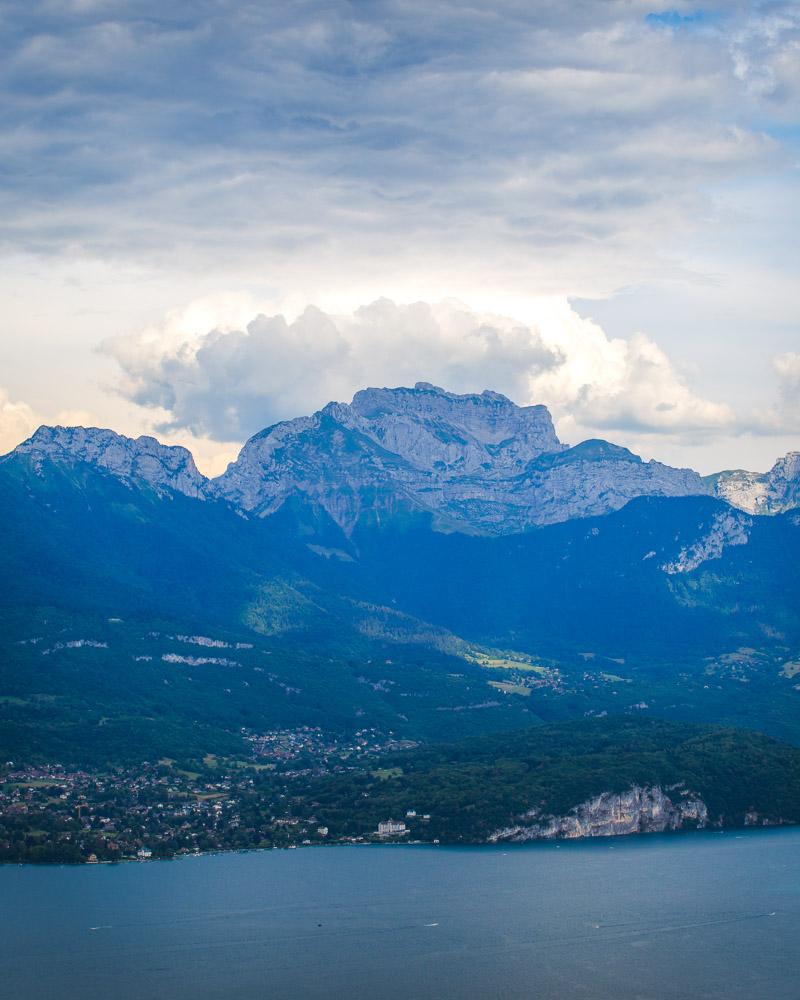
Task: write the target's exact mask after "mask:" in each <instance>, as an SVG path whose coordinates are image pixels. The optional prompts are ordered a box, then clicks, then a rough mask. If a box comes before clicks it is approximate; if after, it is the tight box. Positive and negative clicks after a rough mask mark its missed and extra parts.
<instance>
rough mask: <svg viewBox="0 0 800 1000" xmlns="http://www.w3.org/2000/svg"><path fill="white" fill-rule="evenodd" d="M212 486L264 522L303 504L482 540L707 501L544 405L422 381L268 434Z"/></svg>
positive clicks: (675, 475) (666, 471)
mask: <svg viewBox="0 0 800 1000" xmlns="http://www.w3.org/2000/svg"><path fill="white" fill-rule="evenodd" d="M212 485H213V489H214V491H215V492H216V494H217V495H219V496H222V497H225V498H226V499H227V500H229V501H231V502H232V503H234V504H236V505H237V506H239V507H241V508H243V509H245V510H247V511H252V512H254V513H256V514H258V515H261V516H266V515H268V514H271V513H273V512H274V511H276V510H277V509H278V508H279V507H281V506H282V505H283V503H285V501H286V500H287V499H288V498H289V497H291V496H298V495H299V496H301V497H303V498H304V499H306V500H309V501H311V502H312V503H314V504H317V505H319V506H320V507H321V508H323V509H324V510H325V511H327V513H328V514H329V515H330V516H331V517H332V518H333V519H334V521H336V522H337V523H338V524H339V525H340V526H341V527H342V528H343V529H344V530H345V531H346V532H350V531H351V530H352V529H353V527H354V526H355V524H356V523H357V522H358V520H359V518H361V517H362V516H364V515H365V514H366V515H368V516H370V517H373V518H378V519H380V518H382V517H385V516H387V515H391V514H392V513H395V512H397V511H398V510H400V509H407V510H417V511H427V512H430V513H431V514H432V515H433V517H434V520H435V523H437V524H438V526H439V527H442V528H456V529H459V530H465V531H473V532H477V533H482V534H503V533H510V532H515V531H522V530H525V529H526V528H529V527H532V526H534V525H542V524H551V523H554V522H556V521H566V520H569V519H570V518H574V517H586V516H590V515H593V514H604V513H607V512H608V511H611V510H616V509H619V508H620V507H622V506H624V504H626V503H627V502H628V500H631V499H633V497H637V496H643V495H646V496H652V495H655V496H687V495H692V494H704V493H707V492H708V489H707V487H706V486H705V484H704V483H703V481H702V480H701V478H700V476H699V475H698V474H697V473H695V472H693V471H691V470H689V469H673V468H670V467H669V466H666V465H661V464H660V463H658V462H643V461H642V460H641V459H640V458H639V457H638V456H636V455H634V454H632V453H631V452H630V451H628V450H627V449H626V448H620V447H618V446H616V445H612V444H609V443H608V442H605V441H585V442H583V443H582V444H580V445H578V446H577V447H575V448H569V447H567V446H566V445H564V444H562V443H561V442H560V441H559V440H558V437H557V436H556V433H555V430H554V427H553V422H552V419H551V417H550V413H549V411H548V410H547V408H546V407H544V406H516V405H515V404H514V403H512V402H511V400H509V399H507V398H506V397H505V396H501V395H500V394H499V393H495V392H483V393H480V394H468V395H457V394H455V393H451V392H446V391H445V390H443V389H439V388H437V387H435V386H432V385H429V384H428V383H425V382H419V383H417V385H416V386H415V387H414V388H413V389H407V388H400V389H365V390H364V391H363V392H359V393H356V395H355V397H354V399H353V402H352V404H349V405H348V404H344V403H330V404H328V406H326V407H325V408H324V409H322V410H320V411H319V412H317V413H315V414H313V415H312V416H310V417H301V418H299V419H297V420H290V421H286V422H284V423H280V424H276V425H275V426H274V427H269V428H267V429H266V430H264V431H262V432H261V433H260V434H256V435H255V436H254V437H252V438H251V439H250V440H249V441H248V442H247V443H246V444H245V446H244V448H243V449H242V451H241V454H240V455H239V458H238V459H237V461H236V462H234V463H232V464H231V465H230V466H229V467H228V470H227V471H226V472H225V474H224V475H222V476H221V477H219V478H218V479H216V480H214V481H213V484H212Z"/></svg>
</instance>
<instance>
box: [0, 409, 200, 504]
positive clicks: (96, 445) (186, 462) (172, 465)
mask: <svg viewBox="0 0 800 1000" xmlns="http://www.w3.org/2000/svg"><path fill="white" fill-rule="evenodd" d="M14 456H27V457H28V458H29V459H30V460H31V462H32V463H33V466H34V468H35V469H37V471H41V469H42V466H43V464H44V462H45V461H51V462H56V463H64V462H67V463H73V462H86V463H88V464H90V465H94V466H96V467H97V468H99V469H103V470H104V471H106V472H109V473H111V474H112V475H114V476H116V477H117V478H119V479H122V480H124V481H126V482H132V483H137V484H140V485H141V484H144V485H147V486H150V487H152V488H153V489H155V490H157V491H159V492H161V491H163V490H167V489H169V490H174V491H175V492H177V493H184V494H185V495H186V496H191V497H203V496H205V494H206V486H207V480H206V478H205V477H204V476H203V475H201V473H200V472H199V471H198V469H197V466H196V465H195V464H194V459H193V458H192V455H191V452H189V451H187V450H186V448H181V447H180V446H178V445H164V444H161V443H160V442H159V441H157V440H156V439H155V438H153V437H148V436H146V435H144V436H142V437H138V438H129V437H126V436H125V435H123V434H117V433H115V432H114V431H111V430H107V429H104V428H100V427H61V426H55V427H48V426H42V427H40V428H39V429H38V430H37V431H36V432H35V433H34V434H33V435H32V436H31V437H30V438H28V440H27V441H23V442H22V444H20V445H19V446H18V447H17V448H15V449H14V451H13V452H11V454H10V455H9V456H7V457H6V459H5V461H7V460H9V459H10V458H12V457H14Z"/></svg>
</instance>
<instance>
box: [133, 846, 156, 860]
mask: <svg viewBox="0 0 800 1000" xmlns="http://www.w3.org/2000/svg"><path fill="white" fill-rule="evenodd" d="M152 856H153V852H152V851H151V850H150V848H149V847H140V848H139V850H138V851H137V852H136V857H137V858H138V859H139V860H140V861H147V860H148V859H149V858H152Z"/></svg>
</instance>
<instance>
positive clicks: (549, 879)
mask: <svg viewBox="0 0 800 1000" xmlns="http://www.w3.org/2000/svg"><path fill="white" fill-rule="evenodd" d="M798 942H800V830H795V829H786V830H771V831H748V832H741V833H738V832H726V833H724V834H723V833H694V834H674V835H666V836H649V837H634V838H615V839H613V840H594V841H588V842H573V843H562V844H560V845H555V844H541V845H530V846H519V847H503V848H500V847H497V848H495V847H487V848H474V849H459V848H452V849H451V848H444V847H412V846H405V847H392V846H386V847H352V848H349V847H341V848H340V847H330V848H309V849H300V850H292V851H265V852H253V853H244V854H219V855H209V856H206V857H197V858H184V859H182V860H179V861H164V862H146V863H130V864H122V865H94V866H84V867H67V866H64V867H35V866H5V867H0V962H1V963H2V966H1V968H2V972H0V996H2V997H3V998H4V1000H5V998H9V1000H40V998H54V1000H55V998H58V1000H78V998H80V1000H133V998H136V1000H159V998H164V1000H184V998H185V1000H212V998H213V1000H251V998H284V997H285V998H294V997H302V998H305V997H308V998H326V1000H331V998H339V997H343V998H357V1000H361V998H364V1000H366V998H381V1000H387V998H389V1000H394V998H405V1000H413V998H420V997H424V998H428V997H430V998H448V1000H449V998H463V997H479V998H503V1000H506V998H517V997H520V998H522V997H525V998H549V997H552V998H559V1000H564V998H573V997H575V998H582V1000H601V998H602V1000H605V998H612V997H613V998H615V1000H619V998H622V1000H651V998H652V1000H679V998H687V1000H689V998H691V1000H696V998H699V997H702V998H720V1000H723V998H724V1000H731V998H743V1000H744V998H747V1000H755V998H759V1000H760V998H770V1000H797V998H798V996H800V946H799V945H798Z"/></svg>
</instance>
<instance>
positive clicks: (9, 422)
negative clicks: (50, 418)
mask: <svg viewBox="0 0 800 1000" xmlns="http://www.w3.org/2000/svg"><path fill="white" fill-rule="evenodd" d="M41 422H42V421H41V420H40V419H39V418H38V417H37V415H36V413H35V412H34V411H33V409H32V408H31V407H30V406H28V404H27V403H22V402H19V401H14V400H12V399H10V397H9V395H8V393H7V392H6V390H5V389H0V455H5V453H6V452H8V451H11V449H12V448H15V447H16V446H17V445H18V444H19V443H20V441H24V440H25V438H27V437H30V435H31V434H32V433H33V432H34V431H35V430H36V428H37V427H38V426H39V424H40V423H41Z"/></svg>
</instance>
